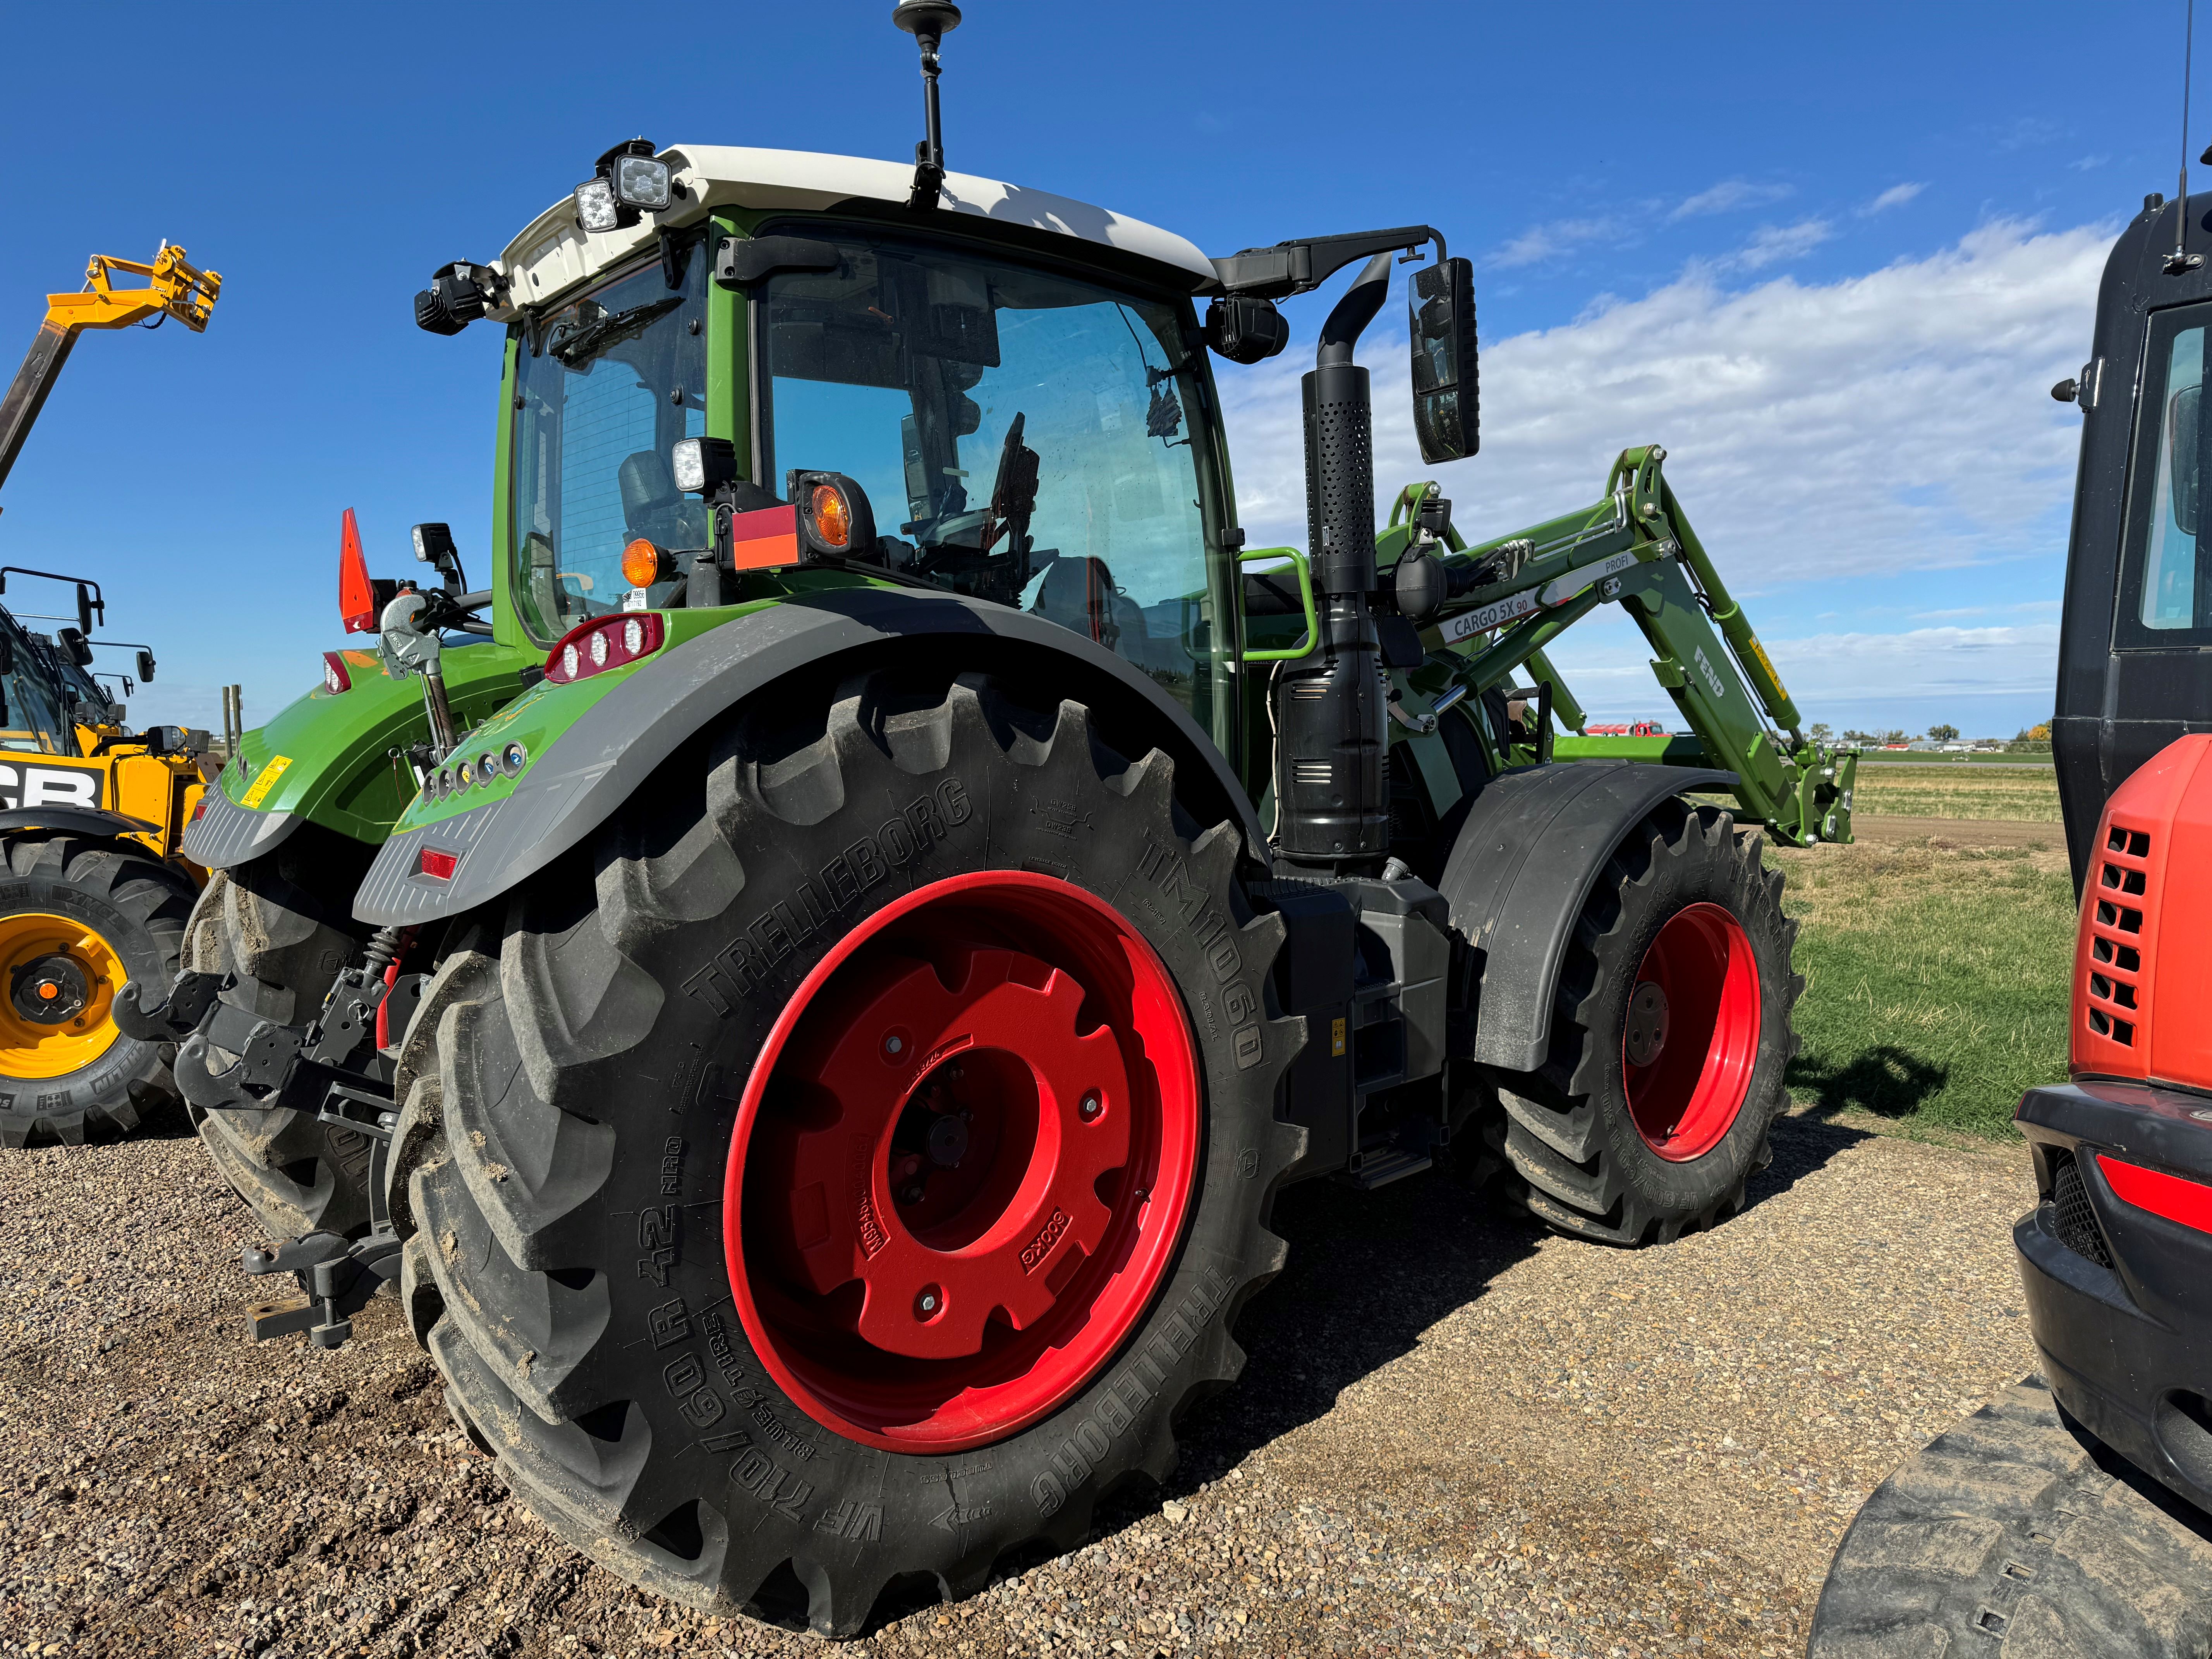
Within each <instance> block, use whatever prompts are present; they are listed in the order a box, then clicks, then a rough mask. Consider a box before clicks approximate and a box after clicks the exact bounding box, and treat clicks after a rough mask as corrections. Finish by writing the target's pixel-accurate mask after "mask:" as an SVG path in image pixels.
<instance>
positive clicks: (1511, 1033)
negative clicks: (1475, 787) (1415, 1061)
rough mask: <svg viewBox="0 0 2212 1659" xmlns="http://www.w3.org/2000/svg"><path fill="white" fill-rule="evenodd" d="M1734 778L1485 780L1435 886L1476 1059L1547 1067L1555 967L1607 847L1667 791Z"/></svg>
mask: <svg viewBox="0 0 2212 1659" xmlns="http://www.w3.org/2000/svg"><path fill="white" fill-rule="evenodd" d="M1735 781H1736V778H1735V773H1733V772H1715V771H1710V770H1707V769H1704V768H1693V767H1686V766H1654V765H1649V764H1645V763H1639V762H1636V761H1606V760H1586V761H1564V762H1559V763H1554V764H1553V765H1549V766H1531V767H1528V768H1525V769H1522V770H1520V771H1517V772H1508V773H1506V774H1505V775H1504V776H1503V777H1500V778H1498V779H1496V780H1495V781H1492V782H1491V783H1489V784H1487V785H1486V786H1485V787H1484V788H1483V789H1482V791H1481V793H1479V794H1478V795H1476V796H1475V798H1474V805H1473V807H1472V809H1471V810H1470V811H1468V816H1467V821H1466V822H1465V823H1462V825H1461V826H1460V831H1459V836H1458V838H1457V839H1456V840H1455V841H1454V842H1452V849H1451V856H1450V857H1449V859H1447V860H1445V863H1444V873H1443V879H1441V880H1440V881H1438V882H1437V891H1439V892H1441V893H1442V894H1443V896H1444V900H1445V902H1447V903H1448V904H1449V905H1450V906H1451V921H1452V927H1453V928H1454V929H1455V931H1456V932H1458V933H1460V934H1462V936H1463V937H1464V938H1465V939H1467V941H1468V944H1469V945H1471V946H1472V947H1473V949H1474V952H1475V961H1476V964H1477V969H1478V972H1479V973H1480V984H1481V1000H1480V1002H1479V1003H1478V1004H1477V1006H1476V1014H1475V1027H1474V1055H1473V1058H1474V1060H1478V1061H1480V1063H1481V1064H1483V1065H1486V1066H1498V1067H1499V1068H1500V1069H1501V1070H1504V1071H1509V1072H1533V1071H1534V1070H1535V1069H1536V1068H1537V1067H1538V1066H1541V1065H1542V1064H1543V1063H1544V1057H1545V1055H1546V1054H1547V1052H1548V1051H1549V1048H1550V1045H1551V1036H1552V998H1553V994H1555V993H1556V992H1557V991H1558V989H1559V963H1560V962H1561V960H1562V959H1563V958H1564V957H1565V955H1566V950H1567V941H1568V940H1569V939H1571V938H1572V937H1573V935H1574V928H1575V921H1576V918H1577V917H1578V916H1580V915H1582V909H1583V901H1584V900H1586V899H1588V898H1589V893H1590V888H1591V886H1592V885H1593V884H1595V882H1596V880H1597V877H1598V872H1599V871H1601V870H1602V869H1603V868H1604V867H1605V864H1606V860H1607V859H1608V858H1610V857H1611V856H1612V855H1613V848H1615V847H1617V846H1619V845H1620V840H1621V837H1622V836H1626V834H1627V833H1628V832H1629V830H1630V829H1633V828H1634V827H1635V825H1636V824H1637V823H1638V820H1640V819H1641V818H1642V817H1644V814H1645V813H1647V812H1649V811H1650V810H1651V809H1652V808H1653V807H1655V806H1656V805H1658V804H1659V803H1660V802H1661V801H1662V800H1665V799H1667V798H1668V796H1669V795H1674V794H1679V793H1681V792H1682V791H1684V790H1686V789H1698V788H1708V787H1710V788H1716V789H1732V788H1734V787H1735Z"/></svg>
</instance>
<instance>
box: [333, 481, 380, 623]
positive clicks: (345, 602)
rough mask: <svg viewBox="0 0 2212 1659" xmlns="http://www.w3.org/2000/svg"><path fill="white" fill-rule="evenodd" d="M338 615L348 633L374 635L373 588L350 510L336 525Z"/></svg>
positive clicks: (374, 603) (374, 591)
mask: <svg viewBox="0 0 2212 1659" xmlns="http://www.w3.org/2000/svg"><path fill="white" fill-rule="evenodd" d="M338 615H339V616H340V617H343V618H344V619H345V631H346V632H347V633H349V634H374V632H376V589H375V588H374V587H373V586H370V584H369V580H368V559H367V558H365V557H364V556H362V550H361V526H359V525H357V524H356V523H355V522H354V518H353V509H352V508H351V507H348V508H346V510H345V517H344V518H343V519H342V520H339V523H338Z"/></svg>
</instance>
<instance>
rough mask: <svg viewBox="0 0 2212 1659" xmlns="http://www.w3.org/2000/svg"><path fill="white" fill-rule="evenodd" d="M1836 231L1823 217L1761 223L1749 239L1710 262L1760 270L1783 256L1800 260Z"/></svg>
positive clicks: (1783, 257)
mask: <svg viewBox="0 0 2212 1659" xmlns="http://www.w3.org/2000/svg"><path fill="white" fill-rule="evenodd" d="M1834 234H1836V232H1835V227H1834V226H1832V225H1831V224H1830V223H1829V222H1827V221H1826V219H1800V220H1799V221H1798V222H1796V224H1794V225H1761V226H1760V227H1759V228H1758V229H1757V230H1754V231H1753V232H1752V234H1751V240H1749V241H1747V242H1746V243H1745V244H1744V245H1743V246H1741V247H1740V248H1738V249H1737V250H1736V251H1735V252H1734V253H1729V254H1724V255H1723V256H1722V257H1721V258H1718V259H1717V260H1715V261H1714V262H1713V263H1714V264H1715V265H1716V266H1717V267H1718V268H1719V269H1721V270H1765V268H1766V267H1767V266H1769V265H1778V264H1781V263H1782V262H1783V261H1784V260H1785V259H1802V258H1804V257H1805V255H1807V254H1808V253H1810V252H1812V251H1813V250H1814V248H1816V247H1818V246H1820V244H1821V243H1823V242H1825V241H1826V240H1828V239H1829V238H1830V237H1832V236H1833V235H1834Z"/></svg>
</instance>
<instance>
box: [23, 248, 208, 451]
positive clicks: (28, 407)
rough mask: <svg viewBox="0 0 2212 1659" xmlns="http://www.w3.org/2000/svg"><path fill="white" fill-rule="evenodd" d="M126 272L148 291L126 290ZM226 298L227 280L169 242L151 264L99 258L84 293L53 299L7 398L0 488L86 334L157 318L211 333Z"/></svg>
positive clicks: (94, 258)
mask: <svg viewBox="0 0 2212 1659" xmlns="http://www.w3.org/2000/svg"><path fill="white" fill-rule="evenodd" d="M118 273H124V274H127V275H130V276H143V277H144V278H146V281H147V286H146V287H144V288H126V289H118V288H117V287H116V286H115V285H114V280H113V279H114V277H115V276H116V275H117V274H118ZM220 293H222V277H221V276H217V275H216V273H215V272H214V271H212V270H197V269H196V268H195V267H193V266H192V265H190V264H186V263H185V251H184V249H182V248H180V247H172V246H169V245H168V244H167V243H166V242H165V243H163V244H162V246H161V252H159V253H157V254H155V256H154V262H153V264H139V263H138V262H137V260H135V259H116V258H109V257H108V256H107V255H106V254H105V253H95V254H94V255H93V256H92V263H91V264H89V265H88V266H87V267H86V268H85V273H84V288H83V289H82V291H81V292H78V293H76V294H50V295H47V296H46V320H45V322H43V323H41V324H40V325H39V333H38V337H37V338H36V339H34V340H33V341H32V342H31V349H30V350H29V351H28V352H27V353H26V354H25V355H24V357H23V366H22V367H21V368H19V369H17V370H16V371H15V380H14V381H13V383H12V384H10V385H9V387H8V392H7V395H6V396H5V397H4V398H0V484H4V483H7V481H8V474H9V470H10V469H11V468H13V467H14V466H15V456H16V453H17V452H19V451H20V450H21V448H22V447H23V440H24V439H26V438H27V437H29V436H30V435H31V428H32V425H33V423H34V422H36V421H37V420H38V418H39V411H40V410H41V409H43V408H44V407H45V406H46V394H47V393H48V392H51V391H52V390H53V386H54V381H55V380H56V379H57V378H58V376H59V375H60V374H61V372H62V365H63V364H64V363H65V362H68V361H69V355H70V347H71V346H73V345H75V344H76V337H77V336H78V334H79V333H81V332H82V331H84V330H86V329H88V328H128V327H130V326H131V325H132V324H134V323H144V322H146V321H148V319H152V323H153V325H154V326H156V327H158V326H159V325H161V322H163V321H165V320H166V319H168V318H171V317H173V318H175V319H177V320H178V321H179V322H180V323H182V324H183V325H185V327H186V328H188V329H190V330H191V331H192V332H193V333H195V334H197V333H199V332H200V331H203V330H204V329H205V328H206V327H207V325H208V318H209V317H210V315H211V314H212V313H213V312H214V311H215V302H216V295H219V294H220Z"/></svg>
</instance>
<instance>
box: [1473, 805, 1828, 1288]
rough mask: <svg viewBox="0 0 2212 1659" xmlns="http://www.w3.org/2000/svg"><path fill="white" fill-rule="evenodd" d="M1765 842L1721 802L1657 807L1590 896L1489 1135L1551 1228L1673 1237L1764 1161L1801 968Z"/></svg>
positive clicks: (1792, 1048) (1519, 1190)
mask: <svg viewBox="0 0 2212 1659" xmlns="http://www.w3.org/2000/svg"><path fill="white" fill-rule="evenodd" d="M1761 842H1762V838H1761V837H1760V836H1759V835H1758V834H1756V833H1755V832H1754V833H1751V834H1743V833H1739V832H1738V831H1737V829H1736V828H1735V819H1734V817H1732V816H1731V815H1730V814H1729V813H1728V812H1726V811H1723V810H1722V809H1720V808H1718V807H1712V806H1689V805H1685V804H1684V803H1683V802H1681V801H1680V800H1670V801H1667V802H1665V803H1662V805H1659V806H1657V807H1656V808H1655V809H1653V811H1651V813H1650V815H1649V816H1647V817H1645V818H1644V820H1643V821H1642V822H1641V823H1638V825H1637V827H1636V828H1635V829H1632V831H1631V832H1630V833H1629V834H1628V835H1627V836H1626V837H1625V838H1624V839H1623V840H1622V842H1621V843H1620V846H1619V847H1617V848H1615V849H1614V850H1613V854H1612V856H1611V858H1610V859H1609V860H1607V864H1606V867H1605V868H1604V869H1603V870H1602V871H1601V872H1599V874H1598V878H1597V881H1596V883H1595V885H1594V886H1593V887H1592V889H1591V891H1590V896H1589V899H1588V900H1587V901H1586V902H1584V904H1583V912H1582V915H1581V917H1580V919H1579V921H1577V926H1576V931H1575V935H1574V939H1573V940H1572V942H1571V945H1570V947H1569V950H1568V953H1567V958H1566V960H1565V963H1563V964H1562V965H1561V968H1560V971H1559V990H1558V994H1557V1000H1556V1003H1555V1006H1554V1012H1553V1024H1552V1040H1551V1053H1550V1055H1549V1057H1548V1059H1547V1062H1546V1064H1545V1065H1544V1066H1543V1067H1542V1069H1541V1070H1540V1071H1537V1072H1534V1073H1511V1072H1497V1073H1492V1078H1491V1081H1492V1084H1493V1085H1494V1086H1495V1089H1496V1092H1497V1097H1498V1106H1499V1108H1501V1110H1499V1111H1498V1113H1497V1114H1496V1115H1494V1117H1493V1118H1492V1123H1491V1126H1490V1129H1489V1135H1488V1138H1489V1140H1490V1143H1491V1145H1492V1146H1493V1147H1494V1148H1495V1149H1496V1151H1497V1152H1498V1154H1499V1155H1500V1156H1501V1157H1502V1158H1503V1162H1504V1175H1505V1176H1506V1178H1507V1180H1508V1181H1509V1182H1510V1183H1511V1184H1512V1186H1513V1188H1514V1190H1515V1191H1516V1195H1517V1196H1518V1197H1519V1198H1520V1200H1521V1201H1522V1202H1523V1203H1524V1204H1525V1205H1526V1206H1528V1210H1529V1212H1530V1213H1532V1214H1534V1215H1535V1216H1536V1217H1537V1218H1540V1219H1541V1220H1542V1221H1544V1222H1546V1223H1547V1224H1548V1225H1551V1226H1553V1227H1554V1228H1556V1229H1558V1230H1559V1231H1561V1232H1566V1233H1572V1234H1575V1235H1577V1237H1583V1238H1592V1239H1598V1240H1601V1241H1603V1242H1606V1243H1614V1244H1643V1243H1652V1242H1657V1243H1668V1242H1669V1241H1671V1240H1673V1239H1674V1238H1676V1237H1679V1236H1680V1234H1681V1233H1683V1232H1684V1231H1688V1230H1691V1229H1694V1228H1699V1227H1710V1226H1712V1225H1714V1224H1715V1223H1716V1222H1717V1221H1718V1220H1719V1219H1720V1218H1723V1217H1724V1216H1728V1215H1732V1214H1734V1213H1735V1212H1736V1211H1738V1210H1740V1209H1741V1208H1742V1207H1743V1194H1744V1183H1745V1182H1746V1180H1747V1178H1748V1177H1749V1176H1750V1175H1751V1174H1752V1172H1753V1170H1759V1169H1763V1168H1765V1165H1766V1164H1767V1162H1768V1160H1769V1158H1770V1157H1771V1154H1770V1152H1769V1151H1768V1148H1767V1131H1768V1129H1769V1127H1770V1126H1771V1124H1772V1123H1773V1121H1774V1118H1775V1116H1776V1115H1777V1114H1778V1113H1779V1112H1780V1111H1781V1109H1782V1108H1783V1106H1784V1104H1785V1103H1786V1102H1787V1095H1786V1093H1785V1091H1784V1084H1783V1073H1784V1071H1785V1069H1786V1068H1787V1067H1788V1066H1789V1064H1790V1059H1791V1058H1792V1057H1793V1056H1794V1055H1795V1054H1796V1052H1797V1039H1796V1034H1795V1033H1794V1032H1793V1031H1792V1030H1791V1029H1790V1011H1791V1009H1792V1008H1793V1007H1794V1006H1796V1000H1797V996H1798V994H1799V993H1800V992H1801V991H1802V990H1803V989H1804V986H1805V981H1803V980H1802V978H1799V977H1798V976H1797V975H1795V974H1794V973H1792V972H1791V970H1790V947H1791V945H1792V943H1793V942H1794V941H1795V939H1796V934H1797V924H1796V922H1794V921H1790V919H1789V918H1788V917H1787V916H1785V915H1784V914H1783V911H1782V875H1781V872H1779V871H1769V870H1766V869H1765V868H1764V867H1763V866H1762V865H1761V862H1760V858H1759V852H1760V846H1761Z"/></svg>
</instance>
